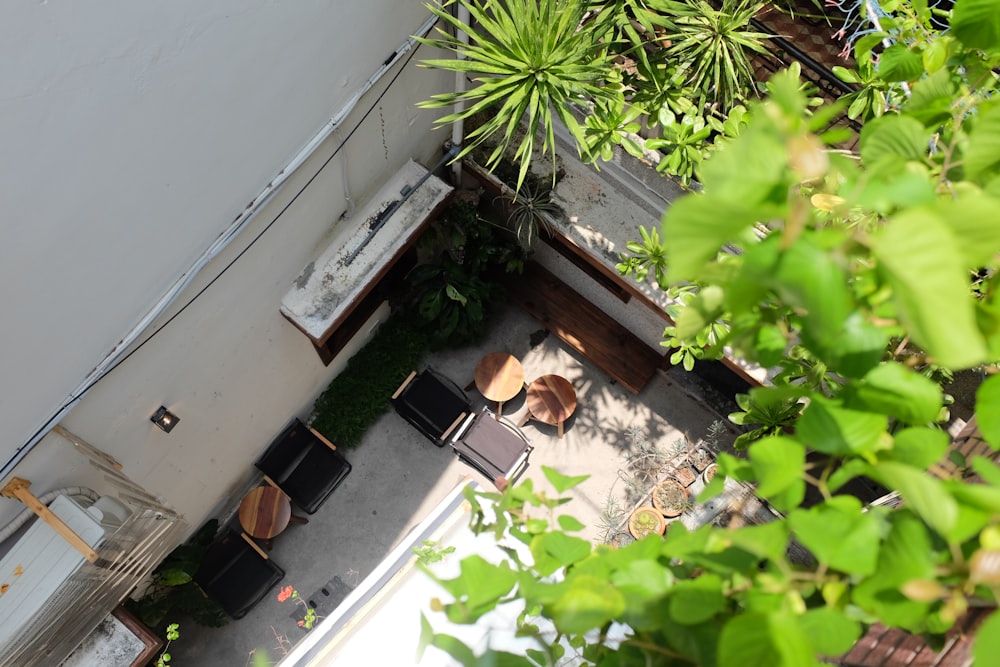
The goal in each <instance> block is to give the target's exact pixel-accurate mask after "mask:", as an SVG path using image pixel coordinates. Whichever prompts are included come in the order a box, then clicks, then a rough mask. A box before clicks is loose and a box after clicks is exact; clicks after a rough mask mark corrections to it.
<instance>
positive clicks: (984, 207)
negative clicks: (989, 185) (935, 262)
mask: <svg viewBox="0 0 1000 667" xmlns="http://www.w3.org/2000/svg"><path fill="white" fill-rule="evenodd" d="M994 136H996V137H1000V125H998V126H997V134H996V135H994ZM996 151H997V157H998V158H1000V145H998V146H997V147H996ZM934 208H935V211H936V212H937V213H938V214H939V215H940V216H941V218H942V219H943V220H947V221H948V225H949V226H950V227H951V228H952V229H953V230H954V235H955V239H956V241H957V242H958V247H959V250H960V251H961V253H962V260H963V262H964V263H965V265H966V266H968V267H979V266H984V265H986V264H989V263H990V262H991V261H992V260H993V257H994V255H995V254H996V253H997V250H998V249H1000V225H997V224H995V222H994V216H995V215H996V212H997V211H1000V198H998V197H993V196H990V195H988V194H985V193H980V192H963V193H962V196H961V197H948V198H946V199H942V200H940V201H939V202H938V203H937V204H936V205H935V207H934Z"/></svg>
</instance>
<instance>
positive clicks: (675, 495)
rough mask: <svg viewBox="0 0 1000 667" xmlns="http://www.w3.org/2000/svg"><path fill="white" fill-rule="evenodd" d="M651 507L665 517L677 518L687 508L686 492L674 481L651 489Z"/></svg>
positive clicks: (669, 480)
mask: <svg viewBox="0 0 1000 667" xmlns="http://www.w3.org/2000/svg"><path fill="white" fill-rule="evenodd" d="M652 495H653V506H654V507H655V508H656V509H658V510H659V511H660V513H661V514H663V516H665V517H675V516H679V515H680V514H681V512H683V511H684V510H685V509H687V506H688V504H689V503H688V498H689V494H688V490H687V489H686V488H685V487H684V485H683V484H681V483H680V482H678V481H677V480H675V479H668V480H666V481H663V482H660V483H659V484H657V485H656V486H654V487H653V494H652Z"/></svg>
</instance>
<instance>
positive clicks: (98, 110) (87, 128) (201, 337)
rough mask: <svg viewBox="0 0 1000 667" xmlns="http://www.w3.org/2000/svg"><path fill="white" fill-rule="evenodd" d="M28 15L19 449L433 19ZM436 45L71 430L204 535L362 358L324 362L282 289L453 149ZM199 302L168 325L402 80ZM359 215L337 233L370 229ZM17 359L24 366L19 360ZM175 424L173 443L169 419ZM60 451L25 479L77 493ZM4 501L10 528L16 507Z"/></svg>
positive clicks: (205, 11) (20, 201) (6, 371)
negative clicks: (281, 436)
mask: <svg viewBox="0 0 1000 667" xmlns="http://www.w3.org/2000/svg"><path fill="white" fill-rule="evenodd" d="M346 5H347V3H343V2H340V3H337V2H333V1H329V2H320V1H319V0H298V1H296V2H283V3H272V2H259V1H258V2H253V1H252V0H243V1H241V2H231V1H228V0H219V1H217V2H213V3H203V2H194V1H193V0H190V1H189V0H184V1H182V0H177V1H175V2H171V3H152V2H140V3H135V2H119V3H102V4H100V5H97V6H94V5H91V6H88V7H86V8H83V7H77V6H75V5H72V4H69V5H59V6H54V5H52V4H44V3H28V2H19V3H17V5H16V6H15V7H13V8H6V9H7V13H8V14H9V16H8V17H6V18H7V20H5V21H4V22H3V23H2V24H0V25H2V27H0V62H3V63H4V65H2V66H0V67H4V68H5V69H7V70H15V71H8V72H7V73H5V74H4V77H3V78H4V80H5V82H6V81H10V84H9V85H6V84H5V86H4V91H3V92H2V93H0V95H2V98H0V150H2V154H3V155H4V158H5V159H4V160H3V161H0V177H2V178H3V180H4V183H5V184H6V186H5V196H4V197H3V198H2V199H0V207H2V212H3V215H2V219H3V220H4V227H3V234H4V240H3V242H2V243H0V285H2V287H0V290H3V291H2V292H0V304H2V306H3V311H4V321H5V326H3V327H0V349H2V350H4V353H3V354H2V355H0V377H2V378H3V381H4V382H5V383H6V386H5V387H4V388H3V392H4V393H3V399H2V400H0V456H2V458H3V460H6V458H7V456H9V452H10V451H13V449H14V448H16V447H17V446H19V445H20V444H22V443H23V442H24V441H25V440H27V439H28V438H29V437H30V436H31V434H32V433H33V432H34V431H35V429H36V428H37V427H38V425H39V424H40V423H41V422H43V421H44V420H45V419H46V418H47V417H48V416H50V415H51V414H52V413H53V412H54V411H55V410H56V409H57V408H58V407H59V405H60V404H61V403H62V402H63V400H64V399H65V398H66V396H67V394H68V393H69V391H70V390H71V389H72V388H73V387H75V386H76V385H77V384H78V383H79V382H80V381H81V380H82V379H83V377H84V376H85V375H86V374H87V372H88V371H89V370H90V369H91V368H92V367H93V366H94V364H95V363H97V362H98V361H99V360H100V359H101V358H102V357H103V356H104V354H106V353H107V352H108V351H109V350H110V349H111V348H112V347H113V346H114V344H115V343H116V342H117V341H118V340H119V339H120V338H121V336H122V335H123V334H124V333H125V332H126V331H127V330H128V329H129V328H130V326H131V325H132V324H133V323H134V322H136V321H137V320H138V319H139V318H140V317H141V316H142V314H144V313H145V312H146V311H147V310H148V309H149V307H150V306H151V305H152V303H153V302H154V301H155V299H156V298H158V297H159V295H160V294H161V293H162V292H163V291H164V290H165V289H166V287H167V286H168V285H169V284H170V283H171V282H172V281H173V280H174V279H176V277H177V276H178V275H179V274H180V273H181V272H182V271H183V270H184V269H186V268H187V267H188V266H189V265H190V264H191V262H192V261H193V260H194V259H195V258H196V257H197V256H198V255H199V254H200V253H201V251H202V250H203V249H204V248H205V247H206V246H207V244H208V243H209V242H210V241H211V240H213V239H214V238H215V237H216V236H217V235H218V234H219V233H220V231H221V230H222V229H224V228H225V227H226V226H227V225H228V224H229V223H230V222H231V221H232V220H233V219H234V218H235V217H236V216H237V215H238V214H239V213H240V212H241V211H242V210H243V208H244V207H245V206H246V204H247V203H248V202H249V201H250V200H251V199H252V198H253V197H254V196H256V194H257V193H259V192H260V191H261V189H262V188H263V187H264V186H265V185H266V184H267V183H268V182H269V181H270V179H271V178H272V177H273V176H274V174H275V173H276V172H277V171H278V170H279V169H280V168H282V167H283V166H284V164H286V163H287V162H288V160H289V159H290V158H291V157H292V156H293V155H294V154H295V153H296V152H297V151H298V150H299V148H300V147H301V146H302V145H304V144H305V142H306V141H307V140H308V139H309V138H310V137H311V136H312V135H313V134H314V133H315V132H316V130H317V129H318V128H319V127H320V126H321V125H322V124H323V122H324V121H325V120H326V119H327V118H328V117H330V116H331V115H333V114H334V113H336V112H337V111H338V110H339V109H340V108H342V107H343V106H344V104H345V103H346V102H347V100H348V99H349V98H350V96H351V95H353V94H354V92H355V91H356V90H357V89H358V88H359V87H360V86H361V85H362V83H363V82H364V81H365V80H366V79H367V78H368V77H369V76H370V75H371V74H372V72H373V71H375V69H376V68H377V67H378V66H379V65H380V64H381V63H382V62H383V61H385V59H386V58H387V57H388V56H389V54H390V53H391V52H392V50H393V49H395V48H396V47H397V46H398V45H399V44H401V43H402V42H403V41H404V40H405V39H406V38H407V37H408V36H409V35H410V34H411V33H413V32H414V31H416V30H417V29H418V28H419V26H420V25H421V24H422V23H423V21H424V20H425V19H426V18H427V17H428V13H427V12H426V10H425V9H424V8H423V6H422V4H421V3H413V2H407V1H405V0H367V1H366V2H363V3H362V2H354V3H350V5H351V6H346ZM439 56H440V54H435V53H433V52H430V51H428V50H426V48H424V47H421V49H420V51H419V52H418V53H417V55H416V57H415V58H414V60H413V61H411V62H410V64H409V65H407V66H406V69H405V72H404V73H403V74H402V76H400V77H399V79H398V80H397V81H396V83H395V84H393V85H392V87H391V88H390V89H389V90H388V92H387V93H386V95H385V97H384V99H382V101H381V103H380V104H379V105H378V106H377V107H376V108H375V109H374V110H373V111H372V113H371V114H370V115H369V116H368V119H367V120H366V121H365V123H364V124H363V125H362V126H361V128H360V129H359V130H358V131H357V132H356V133H355V134H354V136H353V137H352V138H351V140H350V142H349V143H348V144H347V146H346V147H345V149H344V150H343V151H342V152H341V153H340V154H339V155H338V156H337V157H335V158H334V159H333V162H331V164H330V166H328V167H327V168H326V169H325V170H324V171H323V172H322V174H321V175H320V176H319V177H318V178H317V179H316V180H315V181H314V182H313V183H312V185H311V186H310V187H309V188H308V190H306V191H305V193H304V194H303V196H302V197H300V198H299V199H298V200H297V201H296V202H295V203H294V204H293V205H292V206H291V207H290V208H289V209H288V211H287V212H286V213H285V214H284V215H283V216H281V217H280V218H279V219H278V221H277V222H275V223H274V225H273V226H272V227H271V228H270V229H268V230H267V231H266V232H264V233H263V236H261V238H260V240H259V241H258V242H256V243H255V244H254V245H253V247H252V248H250V249H249V250H248V251H247V252H246V254H244V255H243V256H242V257H241V258H240V259H239V260H238V261H236V263H235V264H234V265H233V267H232V268H231V269H229V270H228V271H227V272H226V273H225V274H224V275H223V276H222V277H221V278H219V279H218V281H216V282H215V283H214V284H212V285H211V286H209V287H208V288H207V290H206V291H205V292H204V294H202V295H201V296H200V297H198V298H197V300H195V301H194V303H193V304H192V305H191V306H190V307H189V308H187V309H186V310H184V312H182V313H181V314H180V315H179V316H178V317H177V318H176V319H175V320H174V321H173V322H171V323H170V324H169V325H167V326H166V327H165V328H164V329H163V330H162V331H161V332H160V333H159V334H157V335H156V336H155V338H154V339H153V340H152V341H151V342H150V343H148V344H146V345H145V346H143V347H142V348H141V349H140V350H139V351H138V352H136V353H135V354H134V355H133V356H132V357H130V358H129V359H128V360H127V361H126V362H125V363H124V364H122V365H121V366H120V367H118V368H117V369H115V370H114V371H112V373H111V374H110V375H109V376H108V377H106V378H105V379H104V380H102V381H101V383H99V384H98V385H97V387H96V388H95V389H94V390H92V392H91V393H90V395H88V397H87V398H86V399H84V401H83V402H82V403H81V404H80V405H79V406H78V407H77V408H76V409H75V410H74V411H73V412H72V413H71V414H70V415H69V417H68V418H67V419H65V420H64V422H63V424H64V425H65V426H66V427H67V428H69V429H70V430H72V431H73V432H75V433H77V434H78V435H80V436H82V437H84V438H85V439H87V440H88V441H90V442H91V443H93V444H94V445H96V446H97V447H99V448H101V449H103V450H105V451H107V452H108V453H110V454H112V455H113V456H115V457H117V458H118V459H119V460H121V461H122V463H123V464H124V465H125V472H126V473H127V474H129V475H130V476H132V477H133V478H134V479H136V480H137V481H139V482H140V483H142V484H143V485H144V486H146V487H147V488H148V489H150V490H151V491H153V492H155V493H159V494H161V495H162V496H163V497H164V498H165V499H166V500H168V501H169V502H171V503H173V504H174V505H175V506H176V507H178V509H180V510H181V511H182V512H183V513H184V514H185V515H187V518H188V520H189V521H191V522H192V523H197V522H198V521H200V520H201V518H202V517H203V516H204V515H205V514H206V513H207V512H208V511H210V510H211V508H212V507H213V506H214V505H215V504H216V503H217V502H218V501H219V500H220V499H221V498H223V497H225V495H226V494H227V493H231V492H232V491H233V489H234V488H235V487H236V486H238V485H239V484H240V483H241V481H242V480H243V479H245V477H246V475H247V473H248V472H249V466H250V465H251V463H252V461H253V459H254V458H255V457H256V456H257V455H258V454H259V453H260V451H261V450H262V449H263V447H265V446H266V445H267V443H268V441H269V440H270V438H271V437H272V436H273V435H274V434H276V433H277V432H278V430H280V428H281V427H282V426H283V425H284V424H285V423H286V422H287V421H288V419H290V418H291V417H292V416H293V415H300V416H305V415H306V414H308V410H309V408H310V406H311V403H312V400H313V399H314V397H315V396H316V395H317V393H318V392H319V391H320V390H321V389H322V388H323V387H324V386H325V385H326V384H327V383H328V382H329V380H330V379H331V378H332V376H333V375H334V374H335V373H336V372H337V370H338V367H339V366H341V365H342V363H343V361H342V360H338V361H336V362H334V364H332V365H331V366H330V367H329V368H327V367H324V366H323V365H322V363H321V362H320V361H319V358H318V356H317V355H316V353H315V351H314V350H313V348H312V346H311V345H310V343H309V342H308V340H307V339H306V338H305V336H303V335H302V334H301V333H299V332H298V331H297V330H296V329H295V328H294V327H292V325H291V324H289V323H288V322H287V321H285V320H284V319H283V318H282V317H281V316H280V315H279V314H278V303H279V301H280V298H281V296H282V295H283V294H284V293H285V292H286V291H287V289H288V288H289V286H290V285H291V281H292V280H293V279H294V278H295V277H296V276H297V275H298V273H299V272H300V270H301V269H302V267H303V266H304V265H305V263H306V262H307V261H308V260H309V259H310V258H311V256H312V255H314V254H316V253H317V252H318V250H319V248H318V247H317V243H319V242H320V241H321V239H322V238H323V236H324V235H325V234H326V233H327V232H328V231H329V230H330V228H331V225H333V224H335V223H336V221H337V219H338V218H339V216H340V214H341V213H342V212H343V211H344V210H345V209H346V208H347V203H346V199H345V196H344V195H345V191H344V170H345V169H346V172H347V181H348V187H349V189H350V190H351V192H352V194H353V195H354V196H355V198H356V199H357V200H358V201H359V202H360V201H361V199H362V198H363V197H364V196H366V195H369V194H371V193H373V192H374V191H375V190H376V189H377V188H378V186H379V185H380V183H381V179H383V178H384V177H385V176H387V175H389V174H391V173H392V172H394V171H395V170H396V169H398V168H399V166H401V165H402V164H403V163H404V162H405V161H406V160H407V159H408V158H410V157H414V158H415V159H417V160H418V161H421V162H423V163H424V164H430V163H431V162H433V161H435V160H436V159H437V158H438V157H439V156H440V150H439V146H440V145H441V144H442V143H443V142H444V141H445V140H446V139H447V136H448V135H447V132H446V131H443V130H442V131H439V132H435V133H431V132H429V131H428V129H429V127H430V125H431V121H432V120H433V119H434V118H436V117H437V116H439V115H440V113H437V112H425V111H418V110H417V109H416V108H415V107H414V106H413V105H414V103H415V102H416V101H417V100H420V99H424V98H426V97H427V96H429V95H430V94H432V93H433V92H437V91H441V90H445V89H446V88H448V87H449V86H450V85H452V82H453V77H452V76H450V75H445V74H442V73H438V72H429V71H427V70H423V69H418V68H416V67H415V62H416V60H419V59H420V58H427V57H439ZM392 74H394V72H391V73H390V74H389V75H388V76H386V77H385V78H384V79H383V80H382V82H381V83H380V84H379V85H377V86H376V87H375V88H374V89H373V90H372V91H371V92H369V93H368V94H367V95H366V97H365V98H363V99H362V100H361V102H360V103H359V104H358V107H357V110H356V111H355V112H354V113H353V114H352V115H351V116H350V117H349V118H348V119H347V121H346V122H345V123H344V126H343V127H344V132H342V133H338V134H335V135H334V136H333V137H332V138H331V139H330V140H328V141H327V142H326V143H325V144H324V145H323V146H322V147H321V149H320V150H319V151H318V153H317V155H316V156H315V157H314V158H312V159H311V160H309V161H308V162H307V163H306V164H305V165H303V167H302V168H301V169H300V170H299V172H298V173H297V174H296V175H295V176H293V177H292V178H291V179H290V181H289V182H288V183H287V184H286V186H285V188H284V189H283V190H282V192H281V193H279V195H278V196H277V197H276V198H275V199H274V200H273V201H272V202H271V203H269V204H268V205H267V206H266V207H265V209H264V210H263V211H262V212H261V214H260V215H259V216H257V218H256V219H255V220H254V221H253V222H252V223H251V224H250V226H249V227H248V228H247V229H246V230H245V231H244V232H243V234H242V235H241V236H240V237H239V238H238V239H237V240H236V241H235V242H234V243H233V244H232V245H231V246H230V247H229V248H227V250H226V251H225V252H224V253H223V254H222V255H221V256H220V257H218V258H216V259H215V260H213V262H211V263H210V264H209V265H208V266H207V267H206V269H205V270H204V271H203V272H202V274H201V276H199V278H198V279H197V280H196V281H195V282H194V283H193V284H192V285H191V286H190V287H189V288H188V289H187V290H186V291H185V292H184V293H183V294H182V295H181V298H180V299H179V300H178V304H177V306H175V307H174V308H173V309H171V311H170V312H168V313H166V314H165V315H164V317H163V318H161V320H160V321H159V322H157V323H156V324H154V326H153V327H152V329H156V328H157V327H159V326H160V324H162V323H163V322H165V321H166V319H167V318H168V317H170V315H171V314H172V313H174V312H176V311H177V310H178V308H179V306H180V305H181V304H184V303H186V302H187V301H188V300H190V298H191V297H192V296H193V295H195V294H196V293H197V292H198V291H199V290H200V289H201V288H202V287H204V286H205V285H206V284H207V282H208V281H209V280H210V279H211V278H213V277H214V276H216V275H217V274H219V272H220V271H221V270H222V267H224V266H225V265H227V264H229V263H230V262H231V261H232V260H233V259H234V258H235V257H236V256H237V255H238V254H239V253H240V252H241V251H243V250H244V249H245V248H246V247H247V246H248V244H249V243H250V242H251V240H252V239H253V237H255V236H256V235H257V234H258V233H260V232H262V230H263V229H264V227H265V226H266V225H267V224H268V223H270V222H271V220H272V219H274V217H275V215H277V213H278V212H279V211H280V210H281V209H282V208H283V207H284V206H285V205H286V204H287V203H288V202H289V201H290V200H291V198H292V195H293V194H294V193H295V192H297V191H298V190H299V189H300V188H301V187H303V185H304V184H305V183H306V181H307V179H308V178H309V177H310V176H312V175H313V174H314V173H315V172H316V171H317V169H318V168H319V166H320V165H321V164H322V162H323V160H325V159H326V158H327V157H328V156H329V155H330V154H331V153H332V151H333V150H334V148H335V147H336V146H337V145H338V144H339V143H340V140H341V139H343V138H344V137H345V136H346V132H347V131H349V130H350V129H351V128H353V127H354V126H355V125H356V124H357V123H358V122H360V120H361V117H362V115H363V113H364V112H365V111H366V110H367V109H368V108H369V106H371V104H372V103H374V102H375V100H376V98H377V96H378V95H379V94H380V93H381V92H382V91H383V89H384V88H385V86H386V85H387V84H388V83H389V80H390V79H391V78H392ZM356 223H357V221H353V220H347V221H342V222H339V223H336V224H356ZM13 351H16V352H13ZM161 403H162V404H164V405H167V406H169V407H170V408H171V410H173V411H174V412H176V413H177V414H178V416H179V417H180V420H181V421H180V423H179V425H178V426H177V428H176V429H175V430H174V431H173V432H172V433H170V434H164V433H162V432H160V431H159V430H157V429H156V428H155V427H154V426H153V425H152V424H151V423H150V422H149V415H151V414H152V412H153V410H155V408H156V407H157V406H159V405H160V404H161ZM52 439H53V436H49V438H47V439H46V441H43V442H42V443H41V444H40V445H39V446H38V448H37V449H36V450H35V451H34V452H33V453H32V454H31V455H30V456H29V457H27V459H25V461H24V462H23V464H22V465H21V466H20V467H19V468H18V470H17V471H16V474H18V475H19V476H23V477H28V478H29V479H32V481H33V482H34V485H33V488H36V490H37V491H38V492H39V493H40V492H43V491H45V490H47V489H48V488H51V487H53V486H57V485H59V484H61V483H75V481H74V479H73V477H74V474H73V472H72V469H71V468H67V467H65V456H64V455H62V454H60V452H63V451H64V450H63V449H62V448H60V447H57V446H55V445H54V444H52V442H51V440H52ZM16 509H18V508H11V507H9V506H8V503H2V507H0V519H3V518H5V517H6V516H7V515H9V514H11V513H12V511H13V510H16Z"/></svg>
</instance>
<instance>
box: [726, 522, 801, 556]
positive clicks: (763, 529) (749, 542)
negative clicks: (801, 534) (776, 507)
mask: <svg viewBox="0 0 1000 667" xmlns="http://www.w3.org/2000/svg"><path fill="white" fill-rule="evenodd" d="M727 537H728V538H729V540H730V541H731V542H732V544H733V546H736V547H739V548H741V549H745V550H747V551H749V552H750V553H752V554H755V555H756V556H758V557H760V558H763V559H768V560H780V559H781V558H782V557H783V556H784V553H785V548H786V547H787V545H788V525H787V524H786V523H785V522H784V521H771V522H768V523H764V524H760V525H756V526H744V527H742V528H740V529H739V530H736V531H730V532H729V533H728V534H727Z"/></svg>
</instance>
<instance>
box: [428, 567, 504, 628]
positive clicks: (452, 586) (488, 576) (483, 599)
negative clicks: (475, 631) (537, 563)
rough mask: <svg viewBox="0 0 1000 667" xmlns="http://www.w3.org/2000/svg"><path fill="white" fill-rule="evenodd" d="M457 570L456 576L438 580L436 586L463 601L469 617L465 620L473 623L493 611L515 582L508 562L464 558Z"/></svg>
mask: <svg viewBox="0 0 1000 667" xmlns="http://www.w3.org/2000/svg"><path fill="white" fill-rule="evenodd" d="M459 567H460V569H461V575H460V576H458V577H456V578H454V579H448V580H439V583H440V584H441V586H442V587H443V588H444V589H445V590H446V591H448V592H449V593H451V594H452V595H453V596H454V597H455V599H456V600H464V601H465V602H466V605H465V606H466V608H467V609H468V612H469V614H470V615H471V617H470V618H469V620H475V618H477V617H478V616H480V615H482V614H484V613H486V612H487V611H490V610H491V609H493V608H494V607H495V606H496V601H497V600H498V599H500V598H501V597H502V596H504V595H506V594H507V593H509V592H510V590H511V589H512V588H513V587H514V584H515V583H516V582H517V573H515V572H514V571H513V570H512V569H511V567H510V565H509V564H508V563H500V564H499V565H496V564H493V563H490V562H489V561H487V560H486V559H484V558H483V557H482V556H477V555H472V556H468V557H466V558H464V559H463V560H462V562H461V565H460V566H459Z"/></svg>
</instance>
